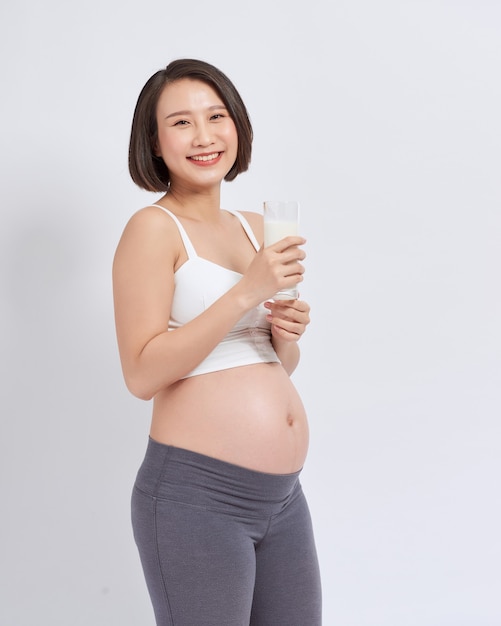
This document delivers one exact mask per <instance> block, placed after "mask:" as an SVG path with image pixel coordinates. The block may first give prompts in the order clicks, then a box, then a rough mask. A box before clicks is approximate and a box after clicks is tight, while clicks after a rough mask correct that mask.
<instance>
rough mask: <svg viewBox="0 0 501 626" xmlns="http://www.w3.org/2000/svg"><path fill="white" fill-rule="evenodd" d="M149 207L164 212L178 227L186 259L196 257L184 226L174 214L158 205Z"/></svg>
mask: <svg viewBox="0 0 501 626" xmlns="http://www.w3.org/2000/svg"><path fill="white" fill-rule="evenodd" d="M150 206H156V207H157V208H159V209H162V211H165V212H166V213H167V215H170V216H171V217H172V219H173V220H174V222H175V223H176V226H177V227H178V230H179V234H180V235H181V239H182V240H183V244H184V247H185V249H186V254H187V255H188V258H189V259H190V258H192V257H196V256H198V255H197V253H196V251H195V248H194V247H193V244H192V243H191V240H190V238H189V237H188V233H187V232H186V231H185V229H184V226H183V225H182V224H181V222H180V221H179V218H177V217H176V216H175V215H174V213H172V212H171V211H169V209H166V208H165V207H163V206H160V205H159V204H150Z"/></svg>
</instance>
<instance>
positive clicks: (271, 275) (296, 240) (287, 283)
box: [235, 235, 306, 306]
mask: <svg viewBox="0 0 501 626" xmlns="http://www.w3.org/2000/svg"><path fill="white" fill-rule="evenodd" d="M305 243H306V239H304V237H300V236H298V235H291V236H289V237H284V238H283V239H281V240H280V241H277V242H276V243H274V244H272V245H271V246H267V247H266V248H265V247H264V246H263V247H261V249H260V250H259V251H258V253H257V254H256V256H255V257H254V259H253V260H252V262H251V264H250V265H249V267H248V268H247V271H246V272H245V274H244V275H243V277H242V279H241V280H240V281H239V282H238V284H237V285H236V286H235V289H239V290H243V291H245V294H246V295H247V296H248V297H249V299H250V306H257V305H258V304H260V303H261V302H264V301H265V300H269V299H270V298H272V297H273V296H274V295H275V294H276V293H277V292H278V291H281V290H283V289H290V288H291V287H294V285H297V284H298V283H300V282H301V281H302V280H303V273H304V266H303V264H302V263H301V261H304V259H305V258H306V253H305V252H304V250H302V249H301V248H300V247H299V246H302V245H304V244H305Z"/></svg>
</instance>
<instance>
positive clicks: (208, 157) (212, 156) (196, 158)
mask: <svg viewBox="0 0 501 626" xmlns="http://www.w3.org/2000/svg"><path fill="white" fill-rule="evenodd" d="M219 155H220V152H213V153H212V154H202V155H200V156H198V155H197V156H192V157H189V158H190V159H191V160H192V161H213V160H214V159H217V157H218V156H219Z"/></svg>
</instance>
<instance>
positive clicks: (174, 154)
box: [156, 78, 238, 188]
mask: <svg viewBox="0 0 501 626" xmlns="http://www.w3.org/2000/svg"><path fill="white" fill-rule="evenodd" d="M157 126H158V141H157V146H156V148H157V156H161V157H162V158H163V160H164V162H165V164H166V166H167V168H168V170H169V174H170V180H171V186H172V187H174V186H179V185H182V186H185V187H186V186H187V187H188V188H201V187H205V188H207V187H210V186H214V185H219V184H220V183H221V181H222V180H223V178H224V177H225V176H226V174H227V173H228V172H229V171H230V169H231V168H232V167H233V164H234V163H235V160H236V158H237V149H238V135H237V129H236V127H235V123H234V122H233V120H232V119H231V117H230V115H229V113H228V110H227V109H226V107H225V105H224V103H223V101H222V100H221V98H220V97H219V95H218V94H217V93H216V91H214V89H213V88H212V87H211V86H209V85H208V84H206V83H204V82H202V81H199V80H191V79H188V78H183V79H180V80H178V81H176V82H174V83H171V84H169V85H167V86H166V87H165V88H164V90H163V92H162V94H161V95H160V98H159V100H158V105H157Z"/></svg>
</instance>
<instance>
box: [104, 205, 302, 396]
mask: <svg viewBox="0 0 501 626" xmlns="http://www.w3.org/2000/svg"><path fill="white" fill-rule="evenodd" d="M179 241H180V240H179V234H178V232H177V228H176V227H175V225H174V224H173V222H172V220H171V219H170V218H168V217H167V216H164V215H162V214H159V212H157V211H155V209H151V208H150V209H143V210H142V211H139V212H138V213H137V214H136V215H135V216H133V217H132V219H131V220H130V221H129V223H128V225H127V226H126V228H125V230H124V233H123V235H122V238H121V240H120V243H119V245H118V248H117V252H116V254H115V259H114V263H113V292H114V302H115V321H116V328H117V339H118V345H119V350H120V359H121V363H122V369H123V372H124V377H125V381H126V384H127V387H128V388H129V390H130V391H131V392H132V393H133V394H134V395H136V396H138V397H140V398H143V399H150V398H152V397H153V396H154V395H155V394H156V393H157V392H158V391H159V390H160V389H163V388H165V387H167V386H169V385H171V384H172V383H174V382H175V381H177V380H179V379H180V378H182V377H183V376H185V375H186V374H187V373H188V372H190V371H191V370H192V369H193V368H194V367H196V366H197V365H198V364H199V363H200V362H201V361H203V359H204V358H205V357H206V356H207V355H208V354H209V353H210V352H211V351H212V350H213V349H214V348H215V347H216V345H217V344H218V343H220V342H221V341H222V339H223V338H224V337H225V336H226V335H227V334H228V332H229V331H230V330H231V329H232V328H233V327H234V325H235V324H236V323H237V322H238V320H239V319H241V317H242V316H243V315H244V314H245V313H246V312H247V311H248V310H250V309H251V308H253V307H254V306H257V305H258V304H259V303H260V302H263V301H264V300H266V299H267V298H269V297H271V295H272V294H273V293H275V292H276V291H277V290H278V289H279V288H283V287H287V286H292V285H293V284H295V283H296V282H298V281H300V280H302V277H301V275H302V272H303V267H302V265H301V264H300V262H299V261H298V260H297V259H301V258H303V256H304V255H303V253H302V252H301V251H300V250H299V249H298V247H297V246H298V245H301V244H302V243H304V239H302V238H301V237H290V238H287V239H286V240H282V242H279V244H275V245H274V246H270V248H267V249H265V250H260V251H259V252H258V253H257V254H256V256H255V258H254V260H253V261H252V263H251V264H250V266H249V268H248V270H247V271H246V273H245V274H244V275H243V277H242V278H241V280H240V281H239V282H238V283H237V284H236V285H235V286H234V287H232V289H230V290H229V291H228V292H227V293H225V294H224V295H223V296H222V297H221V298H219V299H218V300H217V301H216V302H214V304H212V305H211V306H210V307H208V308H207V310H205V311H204V312H203V313H202V314H200V315H199V316H197V317H196V318H195V319H193V320H192V321H190V322H189V323H187V324H185V325H184V326H182V327H181V328H178V329H176V330H173V331H167V325H168V320H169V317H170V310H171V305H172V298H173V293H174V268H175V266H176V262H177V261H178V259H179V254H180V249H181V246H180V243H179Z"/></svg>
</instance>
